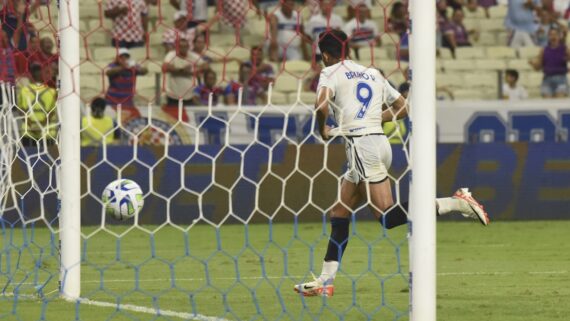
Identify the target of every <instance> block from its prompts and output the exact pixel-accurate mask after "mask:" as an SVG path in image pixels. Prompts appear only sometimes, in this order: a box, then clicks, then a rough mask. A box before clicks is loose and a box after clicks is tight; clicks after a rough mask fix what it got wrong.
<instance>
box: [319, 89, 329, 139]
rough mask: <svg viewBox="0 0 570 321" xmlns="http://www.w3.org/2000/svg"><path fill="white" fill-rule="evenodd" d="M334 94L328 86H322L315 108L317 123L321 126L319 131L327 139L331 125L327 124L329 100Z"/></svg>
mask: <svg viewBox="0 0 570 321" xmlns="http://www.w3.org/2000/svg"><path fill="white" fill-rule="evenodd" d="M331 96H332V90H330V89H329V88H327V87H322V88H321V89H320V90H319V94H318V96H317V102H316V104H315V109H316V110H317V124H318V126H319V133H320V134H321V137H322V138H323V139H324V140H325V141H326V140H328V139H329V130H330V127H329V126H327V118H328V117H329V101H330V97H331Z"/></svg>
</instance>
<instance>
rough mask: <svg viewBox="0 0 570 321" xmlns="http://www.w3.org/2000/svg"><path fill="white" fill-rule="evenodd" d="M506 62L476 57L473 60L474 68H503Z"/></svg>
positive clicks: (505, 66)
mask: <svg viewBox="0 0 570 321" xmlns="http://www.w3.org/2000/svg"><path fill="white" fill-rule="evenodd" d="M505 68H507V63H506V62H505V61H504V60H499V59H478V60H475V69H476V70H504V69H505Z"/></svg>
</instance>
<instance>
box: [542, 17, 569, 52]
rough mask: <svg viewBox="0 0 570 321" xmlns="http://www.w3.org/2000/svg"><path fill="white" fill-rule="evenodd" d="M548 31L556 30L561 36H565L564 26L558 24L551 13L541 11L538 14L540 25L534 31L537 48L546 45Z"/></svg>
mask: <svg viewBox="0 0 570 321" xmlns="http://www.w3.org/2000/svg"><path fill="white" fill-rule="evenodd" d="M550 29H558V30H560V31H561V32H562V35H565V34H566V26H564V25H562V24H560V23H559V22H558V21H557V20H556V18H555V17H554V15H553V14H552V12H550V11H547V10H542V11H541V13H540V24H539V25H538V30H537V31H536V43H537V45H538V46H540V47H544V46H546V45H547V44H548V33H549V32H550Z"/></svg>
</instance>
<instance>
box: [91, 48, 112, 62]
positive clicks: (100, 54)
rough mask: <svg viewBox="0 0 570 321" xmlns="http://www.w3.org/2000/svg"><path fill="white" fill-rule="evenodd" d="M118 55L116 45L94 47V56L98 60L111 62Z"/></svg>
mask: <svg viewBox="0 0 570 321" xmlns="http://www.w3.org/2000/svg"><path fill="white" fill-rule="evenodd" d="M116 57H117V48H114V47H98V48H95V49H93V58H95V60H98V61H108V62H111V61H113V60H115V58H116Z"/></svg>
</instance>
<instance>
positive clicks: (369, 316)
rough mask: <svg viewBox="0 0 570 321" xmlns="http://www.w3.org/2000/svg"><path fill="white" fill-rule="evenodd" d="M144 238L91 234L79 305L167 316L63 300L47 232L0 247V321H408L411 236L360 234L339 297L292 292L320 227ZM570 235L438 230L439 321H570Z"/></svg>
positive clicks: (360, 227)
mask: <svg viewBox="0 0 570 321" xmlns="http://www.w3.org/2000/svg"><path fill="white" fill-rule="evenodd" d="M144 228H146V229H148V231H154V232H153V233H150V234H149V233H148V231H144V230H139V229H133V230H131V231H129V232H128V233H125V234H124V235H123V236H121V237H120V238H117V237H116V236H115V235H112V234H110V233H108V232H106V231H103V230H101V231H98V232H97V231H96V230H95V229H93V228H84V231H83V233H84V235H88V236H89V237H88V238H87V239H86V240H85V241H84V244H83V247H84V248H83V249H84V251H83V253H84V256H83V261H84V262H83V264H82V284H81V287H82V291H81V292H82V296H83V297H86V298H89V299H91V300H95V301H98V302H111V303H114V302H117V300H120V302H121V303H122V304H131V305H136V306H139V307H146V308H150V309H149V310H147V312H149V311H151V309H152V308H153V307H156V306H158V307H160V309H162V310H168V311H167V312H165V314H167V315H164V316H157V315H156V314H154V315H153V314H150V313H142V312H135V311H131V310H128V311H127V310H122V311H117V309H116V308H114V307H101V306H93V305H89V304H76V303H68V302H65V301H63V300H61V299H58V298H57V293H56V289H57V279H58V271H57V259H56V257H57V252H56V251H55V249H53V248H52V247H50V246H49V242H50V234H49V231H48V230H47V229H45V228H35V229H34V230H33V231H32V230H30V229H27V230H26V232H25V233H23V232H22V230H21V229H16V230H10V229H6V230H4V231H3V234H2V235H1V237H0V242H1V243H0V289H1V290H2V292H0V320H25V321H28V320H94V321H95V320H182V319H191V318H190V316H191V314H192V313H196V314H199V316H201V317H202V319H201V320H216V319H214V318H212V319H208V318H206V317H223V319H225V320H238V319H240V320H327V321H328V320H408V316H407V307H408V291H407V271H408V245H407V240H406V235H405V234H406V232H407V231H406V228H399V229H396V230H393V231H389V233H387V235H382V232H381V229H380V227H379V226H378V224H377V223H375V222H365V221H362V222H360V221H358V222H357V223H356V226H354V225H352V226H351V231H352V232H353V234H352V237H351V239H350V242H349V249H348V251H347V253H346V255H345V258H344V260H343V266H342V272H341V273H340V274H339V275H338V276H337V280H336V282H335V295H334V297H331V298H301V297H300V296H298V295H296V294H295V293H294V292H293V291H292V288H293V285H294V284H295V283H296V282H300V281H302V280H306V279H309V278H310V273H309V271H310V269H311V268H312V269H313V270H314V272H315V273H318V272H320V265H321V259H322V257H323V255H324V251H325V246H326V241H327V237H326V235H325V234H324V233H323V225H322V224H319V223H303V224H299V225H298V228H297V229H296V230H295V229H294V227H293V224H274V225H272V228H271V229H270V228H269V225H263V224H256V225H250V226H249V227H247V228H245V227H244V226H243V225H227V226H223V227H222V228H221V229H220V232H219V234H218V235H219V237H217V235H216V234H217V233H216V231H215V229H214V228H212V227H210V226H206V225H197V226H195V227H193V228H192V229H190V230H189V231H188V232H184V231H181V230H179V229H176V228H172V227H162V228H157V227H156V226H145V227H144ZM328 228H329V227H328V225H327V226H326V229H327V230H328ZM125 231H126V228H125V227H114V228H113V232H116V233H122V232H125ZM568 231H570V222H569V221H557V222H542V221H539V222H536V221H535V222H492V224H491V225H490V226H489V227H487V228H484V227H482V226H480V225H479V224H477V223H473V222H439V223H438V230H437V232H438V283H437V290H438V294H437V313H438V320H441V321H447V320H449V321H480V320H486V321H494V320H496V321H519V320H520V321H523V320H524V321H529V320H538V321H550V320H569V318H570V305H569V304H568V302H569V298H570V272H569V270H570V256H569V255H568V253H570V242H569V241H570V239H569V236H568V235H569V234H568ZM32 232H33V234H32ZM325 232H326V231H325ZM24 234H25V236H24ZM151 235H152V237H151ZM24 241H25V243H26V245H25V246H22V244H23V243H24ZM53 242H54V243H56V240H55V239H54V240H53ZM398 260H399V261H400V266H398ZM34 265H37V266H38V269H34ZM8 271H10V275H12V276H13V277H14V280H15V281H16V282H11V283H10V282H8V278H7V274H8ZM34 271H36V272H37V273H34ZM238 274H239V278H238ZM38 284H45V287H44V288H43V289H42V291H41V292H42V294H43V296H41V295H38V294H37V291H36V290H35V288H34V286H36V285H38ZM15 290H17V291H18V293H20V297H19V298H18V300H15V299H14V296H13V292H14V291H15ZM77 315H79V317H76V316H77ZM42 316H43V319H42ZM198 319H199V318H198Z"/></svg>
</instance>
